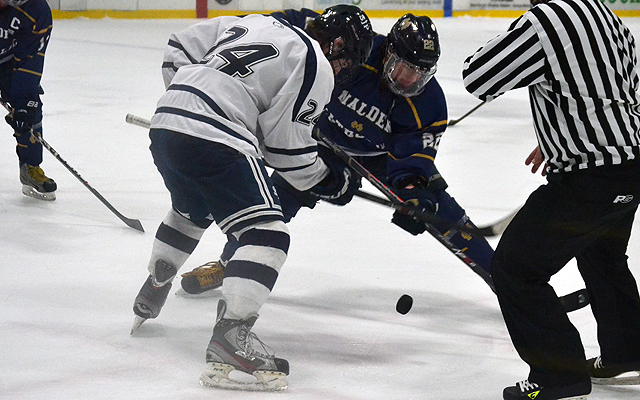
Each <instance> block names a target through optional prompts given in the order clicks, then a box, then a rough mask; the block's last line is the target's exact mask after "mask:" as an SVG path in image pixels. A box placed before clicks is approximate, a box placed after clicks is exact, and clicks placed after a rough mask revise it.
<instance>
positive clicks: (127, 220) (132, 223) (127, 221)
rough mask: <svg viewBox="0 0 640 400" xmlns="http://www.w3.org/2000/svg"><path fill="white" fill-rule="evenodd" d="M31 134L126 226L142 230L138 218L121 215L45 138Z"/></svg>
mask: <svg viewBox="0 0 640 400" xmlns="http://www.w3.org/2000/svg"><path fill="white" fill-rule="evenodd" d="M31 135H32V136H33V137H35V139H36V140H37V141H38V142H40V143H41V144H42V146H43V147H44V148H45V149H47V150H49V152H50V153H51V154H52V155H53V156H54V157H55V158H56V160H58V161H60V163H61V164H62V165H64V167H65V168H66V169H68V170H69V172H71V174H72V175H73V176H75V177H76V178H78V180H79V181H80V182H82V184H83V185H84V186H85V187H86V188H87V189H89V191H90V192H91V193H93V195H94V196H96V197H97V198H98V200H100V201H101V202H102V204H104V205H105V206H107V208H108V209H109V210H111V212H112V213H114V214H115V215H116V216H117V217H118V218H120V220H121V221H122V222H124V223H125V224H127V226H129V227H131V228H133V229H136V230H138V231H140V232H144V228H143V227H142V223H141V222H140V221H139V220H137V219H131V218H127V217H125V216H124V215H122V214H121V213H120V212H119V211H118V210H116V209H115V207H114V206H112V205H111V203H109V202H108V201H107V199H105V198H104V197H102V195H101V194H100V193H98V191H97V190H95V189H94V188H93V187H92V186H91V185H89V182H87V181H86V180H84V179H83V178H82V176H80V174H79V173H78V172H77V171H76V170H75V169H73V167H72V166H70V165H69V164H68V163H67V162H66V161H65V160H64V159H63V158H62V157H60V154H58V152H57V151H55V150H54V149H53V147H51V146H50V145H49V143H47V142H46V141H45V140H44V139H43V138H42V137H41V136H40V135H36V134H34V133H31Z"/></svg>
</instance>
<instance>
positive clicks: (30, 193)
mask: <svg viewBox="0 0 640 400" xmlns="http://www.w3.org/2000/svg"><path fill="white" fill-rule="evenodd" d="M22 194H24V195H25V196H27V197H31V198H33V199H38V200H44V201H54V200H55V199H56V192H55V191H54V192H38V191H37V190H36V189H35V188H33V187H31V186H29V185H22Z"/></svg>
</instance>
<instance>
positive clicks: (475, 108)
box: [447, 101, 487, 126]
mask: <svg viewBox="0 0 640 400" xmlns="http://www.w3.org/2000/svg"><path fill="white" fill-rule="evenodd" d="M485 104H487V102H486V101H483V102H482V103H480V104H478V105H477V106H475V107H473V108H472V109H471V110H469V111H467V113H466V114H464V115H463V116H462V117H460V118H458V119H450V120H449V122H448V123H447V126H454V125H455V124H457V123H458V122H460V121H462V120H463V119H465V118H467V116H468V115H469V114H471V113H472V112H474V111H475V110H477V109H478V108H480V107H482V106H483V105H485Z"/></svg>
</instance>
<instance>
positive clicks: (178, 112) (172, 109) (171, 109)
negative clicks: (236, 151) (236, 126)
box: [156, 107, 260, 154]
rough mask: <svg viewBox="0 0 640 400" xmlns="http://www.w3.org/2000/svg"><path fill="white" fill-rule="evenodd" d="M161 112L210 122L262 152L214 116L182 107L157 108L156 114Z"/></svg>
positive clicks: (206, 122) (216, 127)
mask: <svg viewBox="0 0 640 400" xmlns="http://www.w3.org/2000/svg"><path fill="white" fill-rule="evenodd" d="M161 113H163V114H173V115H179V116H181V117H184V118H189V119H193V120H196V121H200V122H203V123H205V124H209V125H211V126H212V127H214V128H215V129H218V130H221V131H223V132H225V133H227V134H229V135H231V136H233V137H234V138H236V139H240V140H242V141H244V142H246V143H249V144H250V145H251V146H253V148H254V149H255V150H256V152H257V153H258V154H259V153H260V151H259V150H258V149H257V148H256V147H255V146H254V144H253V143H252V142H251V141H250V140H249V139H247V138H245V137H244V136H242V135H241V134H239V133H237V132H235V131H234V130H233V129H231V128H229V127H228V126H226V125H224V124H222V123H221V122H219V121H216V120H215V119H213V118H209V117H205V116H204V115H200V114H196V113H194V112H191V111H187V110H183V109H181V108H175V107H158V108H157V109H156V114H161Z"/></svg>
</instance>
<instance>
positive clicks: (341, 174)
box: [309, 163, 361, 206]
mask: <svg viewBox="0 0 640 400" xmlns="http://www.w3.org/2000/svg"><path fill="white" fill-rule="evenodd" d="M360 185H361V182H360V177H359V176H356V174H355V173H354V172H353V171H351V170H350V169H349V167H347V166H346V165H344V166H339V165H337V164H333V163H329V175H327V177H326V178H324V179H323V180H322V182H320V183H318V184H317V185H316V186H314V187H312V188H311V189H309V192H311V194H312V195H314V196H316V197H317V198H319V199H321V200H324V201H328V202H329V203H332V204H336V205H338V206H344V205H345V204H347V203H349V202H350V201H351V199H353V196H354V195H355V193H356V191H358V189H360Z"/></svg>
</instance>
